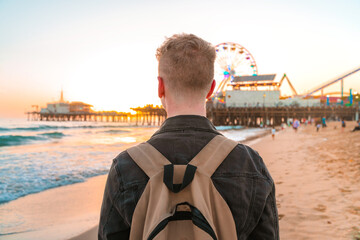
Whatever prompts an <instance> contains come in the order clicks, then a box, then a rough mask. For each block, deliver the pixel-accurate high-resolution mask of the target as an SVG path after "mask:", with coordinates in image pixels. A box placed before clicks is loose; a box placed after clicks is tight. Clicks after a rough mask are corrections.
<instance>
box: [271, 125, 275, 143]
mask: <svg viewBox="0 0 360 240" xmlns="http://www.w3.org/2000/svg"><path fill="white" fill-rule="evenodd" d="M275 132H276V130H275V127H273V128H272V129H271V136H272V139H273V140H275Z"/></svg>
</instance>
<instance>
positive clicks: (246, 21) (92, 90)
mask: <svg viewBox="0 0 360 240" xmlns="http://www.w3.org/2000/svg"><path fill="white" fill-rule="evenodd" d="M359 12H360V1H358V0H344V1H317V0H313V1H310V0H305V1H285V0H273V1H266V0H259V1H255V0H254V1H238V0H237V1H177V2H175V1H173V2H171V1H131V2H130V1H91V0H88V1H85V0H83V1H80V0H75V1H69V0H68V1H67V0H64V1H45V0H43V1H40V0H34V1H25V0H23V1H20V0H19V1H18V0H14V1H10V0H0V117H23V118H25V115H24V112H25V111H26V110H30V109H31V105H34V104H35V105H40V106H43V107H44V106H46V103H47V102H51V101H55V100H58V99H59V96H60V91H61V88H63V90H64V96H65V99H66V100H69V101H83V102H86V103H90V104H92V105H94V108H95V109H96V110H117V111H129V108H130V107H136V106H142V105H145V104H148V103H150V104H160V101H159V100H158V99H157V78H156V77H157V61H156V59H155V50H156V48H157V47H158V46H159V45H160V44H161V43H162V42H163V40H164V37H165V36H171V35H172V34H174V33H180V32H186V33H194V34H196V35H198V36H200V37H202V38H204V39H205V40H207V41H209V42H211V43H212V44H214V45H216V44H218V43H222V42H236V43H239V44H241V45H243V46H244V47H245V48H247V49H248V50H249V51H250V52H251V54H252V55H253V56H254V58H255V60H256V63H257V66H258V70H259V74H270V73H276V74H277V80H279V78H281V76H282V74H284V73H286V74H287V75H288V76H289V78H290V80H291V81H292V83H293V85H294V87H295V88H296V90H297V91H298V92H300V93H301V92H305V91H307V90H309V89H311V88H313V87H315V86H316V85H319V84H320V83H322V82H326V81H328V80H330V79H332V78H334V77H336V76H338V75H341V74H342V73H346V72H347V71H350V70H352V69H354V68H356V67H360V44H359V43H360V31H359V23H360V14H359ZM349 88H353V90H354V91H358V92H359V91H360V74H356V75H354V76H352V77H350V78H348V79H346V80H345V91H346V92H347V91H348V90H349ZM334 89H335V90H337V91H338V90H339V89H340V85H339V84H338V85H336V86H333V87H332V89H329V91H333V90H334ZM284 91H285V90H284Z"/></svg>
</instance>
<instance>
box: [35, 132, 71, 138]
mask: <svg viewBox="0 0 360 240" xmlns="http://www.w3.org/2000/svg"><path fill="white" fill-rule="evenodd" d="M38 135H41V136H46V137H49V138H62V137H65V134H64V133H62V132H48V133H41V134H38Z"/></svg>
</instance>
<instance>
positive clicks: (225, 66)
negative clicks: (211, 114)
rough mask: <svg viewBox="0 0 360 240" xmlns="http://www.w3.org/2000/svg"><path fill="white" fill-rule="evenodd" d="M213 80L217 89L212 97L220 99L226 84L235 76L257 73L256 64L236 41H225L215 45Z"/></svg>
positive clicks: (254, 74)
mask: <svg viewBox="0 0 360 240" xmlns="http://www.w3.org/2000/svg"><path fill="white" fill-rule="evenodd" d="M215 50H216V59H215V80H216V82H217V85H218V87H217V89H216V91H215V92H214V95H213V97H215V98H218V100H219V101H220V102H221V99H222V98H223V96H224V91H225V90H226V88H227V87H228V84H229V83H231V81H232V80H233V79H234V77H237V76H244V75H253V76H256V75H257V74H258V69H257V65H256V62H255V59H254V57H253V56H252V55H251V53H250V52H249V51H248V50H247V49H246V48H244V47H243V46H241V45H240V44H237V43H232V42H226V43H220V44H218V45H216V46H215Z"/></svg>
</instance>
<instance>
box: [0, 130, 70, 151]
mask: <svg viewBox="0 0 360 240" xmlns="http://www.w3.org/2000/svg"><path fill="white" fill-rule="evenodd" d="M64 136H66V135H65V134H64V133H62V132H48V133H41V134H37V135H36V136H22V135H2V136H0V147H9V146H19V145H25V144H29V143H31V142H34V141H46V140H49V139H60V138H62V137H64Z"/></svg>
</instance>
